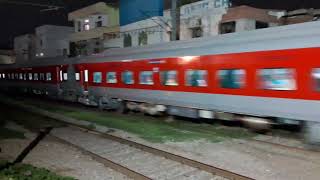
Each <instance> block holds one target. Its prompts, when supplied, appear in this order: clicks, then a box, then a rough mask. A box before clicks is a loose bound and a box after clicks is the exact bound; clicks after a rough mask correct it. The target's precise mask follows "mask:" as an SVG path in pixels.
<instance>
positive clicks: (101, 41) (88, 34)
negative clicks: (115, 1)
mask: <svg viewBox="0 0 320 180" xmlns="http://www.w3.org/2000/svg"><path fill="white" fill-rule="evenodd" d="M69 20H71V21H73V22H74V33H73V34H72V35H71V41H72V42H73V43H74V51H75V54H76V55H91V54H94V53H99V52H101V51H103V50H104V49H105V48H110V47H111V46H112V47H113V45H112V43H113V41H109V39H108V40H106V39H105V34H119V31H120V28H119V9H118V8H116V7H112V6H109V5H107V4H106V3H104V2H99V3H96V4H93V5H90V6H87V7H84V8H82V9H79V10H76V11H74V12H71V13H69ZM107 41H108V42H107ZM105 45H106V46H107V47H104V46H105ZM114 46H118V44H115V45H114Z"/></svg>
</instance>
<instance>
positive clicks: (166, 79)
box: [160, 71, 179, 86]
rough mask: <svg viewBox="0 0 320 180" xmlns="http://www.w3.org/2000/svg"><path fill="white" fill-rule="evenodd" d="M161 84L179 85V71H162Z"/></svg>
mask: <svg viewBox="0 0 320 180" xmlns="http://www.w3.org/2000/svg"><path fill="white" fill-rule="evenodd" d="M160 77H161V79H160V80H161V84H162V85H165V86H178V85H179V83H178V72H177V71H162V72H161V73H160Z"/></svg>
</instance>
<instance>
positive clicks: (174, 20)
mask: <svg viewBox="0 0 320 180" xmlns="http://www.w3.org/2000/svg"><path fill="white" fill-rule="evenodd" d="M178 1H179V0H171V37H170V39H171V41H176V40H178V29H179V27H178V26H179V25H178V24H179V23H178V21H180V17H179V16H180V12H178V10H179V8H178Z"/></svg>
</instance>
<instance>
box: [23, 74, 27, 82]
mask: <svg viewBox="0 0 320 180" xmlns="http://www.w3.org/2000/svg"><path fill="white" fill-rule="evenodd" d="M23 80H25V81H26V80H27V73H24V74H23Z"/></svg>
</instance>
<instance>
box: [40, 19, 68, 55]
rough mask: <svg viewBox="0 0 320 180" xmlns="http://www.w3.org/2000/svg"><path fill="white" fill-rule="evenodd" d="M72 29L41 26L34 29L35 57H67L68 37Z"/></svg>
mask: <svg viewBox="0 0 320 180" xmlns="http://www.w3.org/2000/svg"><path fill="white" fill-rule="evenodd" d="M71 33H73V28H72V27H67V26H54V25H43V26H40V27H37V28H36V29H35V41H36V42H35V56H36V58H45V57H59V56H64V57H67V56H68V55H69V54H70V48H69V47H70V44H69V39H70V35H71Z"/></svg>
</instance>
